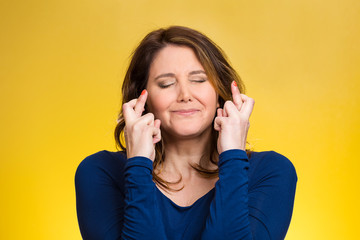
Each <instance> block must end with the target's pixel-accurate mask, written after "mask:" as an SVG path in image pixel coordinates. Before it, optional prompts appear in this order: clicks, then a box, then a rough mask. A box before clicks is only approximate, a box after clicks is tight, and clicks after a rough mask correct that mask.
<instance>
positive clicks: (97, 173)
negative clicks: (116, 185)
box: [75, 150, 127, 183]
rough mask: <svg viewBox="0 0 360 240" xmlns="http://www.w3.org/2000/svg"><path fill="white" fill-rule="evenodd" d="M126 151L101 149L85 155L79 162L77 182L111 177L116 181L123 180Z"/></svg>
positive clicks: (76, 174) (76, 175)
mask: <svg viewBox="0 0 360 240" xmlns="http://www.w3.org/2000/svg"><path fill="white" fill-rule="evenodd" d="M126 160H127V158H126V154H125V153H124V152H110V151H106V150H103V151H99V152H96V153H94V154H91V155H89V156H87V157H85V158H84V159H83V160H82V161H81V162H80V164H79V166H78V167H77V169H76V173H75V183H76V182H79V181H87V180H89V179H90V178H98V179H100V178H101V179H110V180H113V181H115V182H119V181H122V180H121V179H122V175H123V172H124V168H125V163H126Z"/></svg>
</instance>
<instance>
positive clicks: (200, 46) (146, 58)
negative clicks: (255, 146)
mask: <svg viewBox="0 0 360 240" xmlns="http://www.w3.org/2000/svg"><path fill="white" fill-rule="evenodd" d="M168 45H176V46H186V47H189V48H191V49H192V50H193V51H194V53H195V55H196V56H197V58H198V60H199V62H200V63H201V64H202V66H203V67H204V69H205V72H206V74H207V76H208V78H209V81H210V82H211V84H212V85H213V87H214V89H215V91H216V92H217V93H218V95H219V99H218V101H219V105H220V107H221V108H222V107H223V106H224V103H225V101H227V100H231V82H232V81H235V82H236V83H237V86H238V88H239V90H240V92H241V93H244V92H245V86H244V84H243V82H242V81H241V79H240V77H239V75H238V74H237V73H236V71H235V70H234V69H233V68H232V67H231V65H230V64H229V62H228V60H227V58H226V55H225V53H224V52H223V51H222V49H221V48H220V47H219V46H217V45H216V44H215V43H214V42H213V41H211V40H210V39H209V38H208V37H206V36H205V35H204V34H202V33H200V32H199V31H196V30H194V29H191V28H187V27H182V26H170V27H168V28H160V29H158V30H155V31H152V32H150V33H149V34H147V35H146V36H145V38H144V39H143V40H142V41H141V42H140V44H139V46H138V47H137V48H136V49H135V51H134V52H133V54H132V58H131V61H130V64H129V67H128V69H127V72H126V75H125V78H124V82H123V85H122V103H126V102H128V101H130V100H132V99H135V98H138V97H139V96H140V94H141V91H142V90H143V89H145V88H146V84H147V80H148V77H149V69H150V65H151V63H152V61H153V59H154V57H155V55H156V54H157V53H158V52H159V51H160V50H161V49H163V48H164V47H166V46H168ZM146 113H147V109H146V107H145V111H144V114H146ZM124 128H125V120H124V116H123V114H122V108H121V109H120V112H119V115H118V124H117V125H116V128H115V132H114V135H115V141H116V145H117V148H118V149H119V150H120V149H121V150H123V151H126V147H125V145H124V144H123V143H124ZM217 138H218V132H217V131H216V130H214V129H213V130H212V134H211V139H210V145H209V146H210V148H209V149H208V152H206V153H204V154H203V156H202V158H201V159H200V161H199V164H196V165H194V166H192V167H193V168H194V169H196V170H197V171H198V172H199V173H200V174H201V175H202V176H203V177H207V178H212V177H217V176H218V169H216V170H211V169H208V167H207V166H209V164H211V163H213V164H216V165H217V162H218V157H219V153H218V151H217ZM247 153H248V155H249V154H250V151H248V150H247ZM164 161H165V151H164V141H160V142H158V143H157V144H156V146H155V160H154V163H153V169H154V170H156V169H160V171H161V166H162V163H163V162H164ZM152 174H153V180H154V181H155V182H156V183H157V184H158V185H159V186H160V187H162V188H163V189H165V190H174V191H176V190H175V189H173V188H171V184H175V183H179V182H180V181H181V177H180V179H179V180H178V181H176V182H168V181H166V180H164V179H162V178H161V177H159V176H158V174H157V173H155V171H153V173H152ZM177 190H181V189H177Z"/></svg>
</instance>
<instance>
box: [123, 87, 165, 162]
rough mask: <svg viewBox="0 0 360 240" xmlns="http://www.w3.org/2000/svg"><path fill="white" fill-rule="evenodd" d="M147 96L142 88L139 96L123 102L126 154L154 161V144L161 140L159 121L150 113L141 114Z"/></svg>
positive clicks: (129, 156)
mask: <svg viewBox="0 0 360 240" xmlns="http://www.w3.org/2000/svg"><path fill="white" fill-rule="evenodd" d="M147 96H148V92H147V91H146V90H144V91H143V92H142V93H141V95H140V96H139V98H137V99H133V100H131V101H129V102H127V103H125V104H123V115H124V119H125V129H124V133H125V142H126V154H127V157H128V158H131V157H135V156H142V157H147V158H149V159H151V160H152V161H154V159H155V144H156V143H157V142H159V141H160V140H161V131H160V124H161V122H160V120H159V119H155V118H154V115H153V114H152V113H147V114H145V115H143V116H142V113H143V111H144V107H145V103H146V99H147Z"/></svg>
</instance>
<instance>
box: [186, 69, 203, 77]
mask: <svg viewBox="0 0 360 240" xmlns="http://www.w3.org/2000/svg"><path fill="white" fill-rule="evenodd" d="M196 74H205V75H206V73H205V71H203V70H196V71H192V72H190V73H189V76H190V75H196Z"/></svg>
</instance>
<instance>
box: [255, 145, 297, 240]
mask: <svg viewBox="0 0 360 240" xmlns="http://www.w3.org/2000/svg"><path fill="white" fill-rule="evenodd" d="M262 154H264V155H263V157H262V158H260V159H259V160H255V161H258V162H255V163H254V164H253V169H252V171H251V172H250V173H249V215H250V225H251V228H252V230H253V231H252V232H253V235H254V239H266V238H265V236H266V235H267V236H269V239H272V240H278V239H284V237H285V235H286V232H287V229H288V227H289V224H290V220H291V215H292V209H293V204H294V196H295V189H296V182H297V175H296V171H295V168H294V166H293V164H292V163H291V162H290V161H289V160H288V159H287V158H286V157H284V156H282V155H280V154H278V153H276V152H266V153H262ZM250 163H251V160H250ZM251 168H252V166H251V164H250V169H251ZM259 229H261V231H260V230H259Z"/></svg>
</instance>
